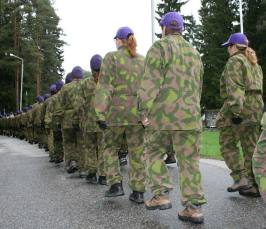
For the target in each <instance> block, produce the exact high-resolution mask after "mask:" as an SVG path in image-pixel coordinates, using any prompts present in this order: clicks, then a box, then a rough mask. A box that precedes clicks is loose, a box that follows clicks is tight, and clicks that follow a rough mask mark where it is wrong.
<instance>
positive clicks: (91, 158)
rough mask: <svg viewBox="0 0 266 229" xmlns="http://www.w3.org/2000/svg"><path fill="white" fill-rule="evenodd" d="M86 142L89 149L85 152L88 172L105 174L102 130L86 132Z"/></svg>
mask: <svg viewBox="0 0 266 229" xmlns="http://www.w3.org/2000/svg"><path fill="white" fill-rule="evenodd" d="M85 143H86V150H87V152H86V154H85V160H86V166H85V167H86V172H87V173H98V175H99V176H105V170H104V160H103V134H102V132H86V133H85Z"/></svg>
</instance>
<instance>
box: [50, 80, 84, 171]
mask: <svg viewBox="0 0 266 229" xmlns="http://www.w3.org/2000/svg"><path fill="white" fill-rule="evenodd" d="M80 84H81V80H80V79H77V78H74V79H72V81H71V82H70V83H68V84H66V85H64V87H63V88H62V89H61V90H60V94H59V96H58V101H57V106H56V113H55V122H56V124H62V129H63V133H62V136H63V146H64V153H65V162H66V166H68V165H69V163H70V162H71V161H73V160H74V161H76V162H77V163H78V166H79V168H80V169H84V167H85V165H84V163H85V159H84V157H85V156H84V154H85V148H84V147H85V142H84V136H83V134H82V133H81V132H80V133H78V134H77V133H76V130H75V129H74V127H73V122H72V121H73V113H74V107H75V104H76V101H75V100H76V94H75V88H76V87H78V86H79V85H80ZM77 135H79V137H78V138H77ZM78 158H80V161H78ZM79 163H83V164H79Z"/></svg>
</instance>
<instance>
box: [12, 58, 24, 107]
mask: <svg viewBox="0 0 266 229" xmlns="http://www.w3.org/2000/svg"><path fill="white" fill-rule="evenodd" d="M10 56H13V57H15V58H18V59H20V60H21V61H22V63H21V85H20V110H22V90H23V72H24V62H23V59H22V58H20V57H18V56H16V55H14V54H13V53H10Z"/></svg>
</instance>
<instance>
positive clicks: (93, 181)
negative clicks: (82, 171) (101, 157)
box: [86, 179, 98, 184]
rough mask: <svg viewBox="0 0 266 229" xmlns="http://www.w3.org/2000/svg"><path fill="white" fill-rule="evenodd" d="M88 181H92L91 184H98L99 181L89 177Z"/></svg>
mask: <svg viewBox="0 0 266 229" xmlns="http://www.w3.org/2000/svg"><path fill="white" fill-rule="evenodd" d="M86 181H87V182H88V183H90V184H97V183H98V181H97V180H87V179H86Z"/></svg>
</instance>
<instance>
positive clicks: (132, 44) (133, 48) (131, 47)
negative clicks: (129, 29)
mask: <svg viewBox="0 0 266 229" xmlns="http://www.w3.org/2000/svg"><path fill="white" fill-rule="evenodd" d="M121 40H122V43H123V44H124V45H127V50H128V52H129V54H130V55H131V57H134V56H136V55H137V40H136V38H135V36H134V34H128V40H126V39H121Z"/></svg>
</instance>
